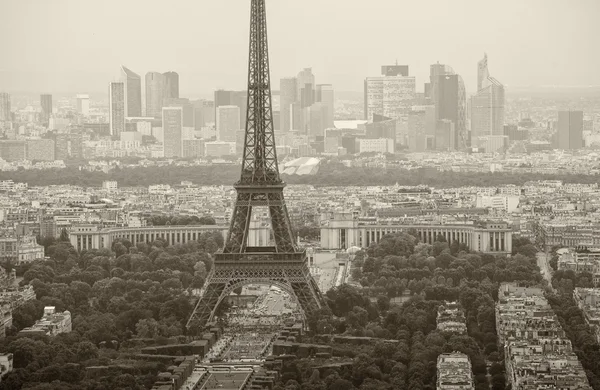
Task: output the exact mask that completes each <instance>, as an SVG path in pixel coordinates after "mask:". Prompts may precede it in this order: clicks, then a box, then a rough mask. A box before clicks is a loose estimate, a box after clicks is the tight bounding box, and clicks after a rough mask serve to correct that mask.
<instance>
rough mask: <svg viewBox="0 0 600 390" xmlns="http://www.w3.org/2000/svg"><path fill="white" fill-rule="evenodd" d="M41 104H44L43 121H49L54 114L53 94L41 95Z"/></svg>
mask: <svg viewBox="0 0 600 390" xmlns="http://www.w3.org/2000/svg"><path fill="white" fill-rule="evenodd" d="M40 105H41V106H42V113H41V119H42V122H44V123H47V122H48V121H49V120H50V116H51V115H52V95H50V94H43V95H40Z"/></svg>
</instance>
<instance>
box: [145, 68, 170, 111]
mask: <svg viewBox="0 0 600 390" xmlns="http://www.w3.org/2000/svg"><path fill="white" fill-rule="evenodd" d="M165 93H166V92H165V76H164V75H163V74H162V73H158V72H148V73H146V116H147V117H152V118H160V117H161V116H162V107H163V101H164V99H165Z"/></svg>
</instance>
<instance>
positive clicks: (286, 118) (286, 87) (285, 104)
mask: <svg viewBox="0 0 600 390" xmlns="http://www.w3.org/2000/svg"><path fill="white" fill-rule="evenodd" d="M297 84H298V81H297V80H296V78H295V77H287V78H283V79H281V80H280V82H279V91H280V92H279V93H280V100H279V111H280V112H281V124H280V126H279V127H280V129H281V130H282V131H285V132H287V131H290V130H292V116H291V113H292V104H294V102H295V101H296V89H297Z"/></svg>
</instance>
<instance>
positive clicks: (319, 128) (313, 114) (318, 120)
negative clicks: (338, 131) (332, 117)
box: [307, 103, 328, 137]
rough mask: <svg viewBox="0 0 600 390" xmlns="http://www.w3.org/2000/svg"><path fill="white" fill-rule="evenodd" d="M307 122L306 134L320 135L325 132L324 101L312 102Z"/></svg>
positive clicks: (325, 110) (326, 110) (325, 107)
mask: <svg viewBox="0 0 600 390" xmlns="http://www.w3.org/2000/svg"><path fill="white" fill-rule="evenodd" d="M307 109H308V110H309V115H310V119H309V123H308V136H310V137H322V136H323V135H324V134H325V129H326V128H327V126H326V124H325V121H326V119H327V116H328V115H327V112H328V108H327V106H326V105H325V103H314V104H312V105H311V106H310V107H309V108H307Z"/></svg>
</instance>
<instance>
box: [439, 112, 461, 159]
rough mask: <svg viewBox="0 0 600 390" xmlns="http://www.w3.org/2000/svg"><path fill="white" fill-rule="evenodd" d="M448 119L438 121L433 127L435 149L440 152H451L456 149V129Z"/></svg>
mask: <svg viewBox="0 0 600 390" xmlns="http://www.w3.org/2000/svg"><path fill="white" fill-rule="evenodd" d="M454 123H455V122H454V121H452V120H450V119H440V120H438V121H437V122H436V126H435V149H436V150H440V151H446V152H447V151H452V150H455V149H457V147H456V140H457V136H456V127H455V125H454Z"/></svg>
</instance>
